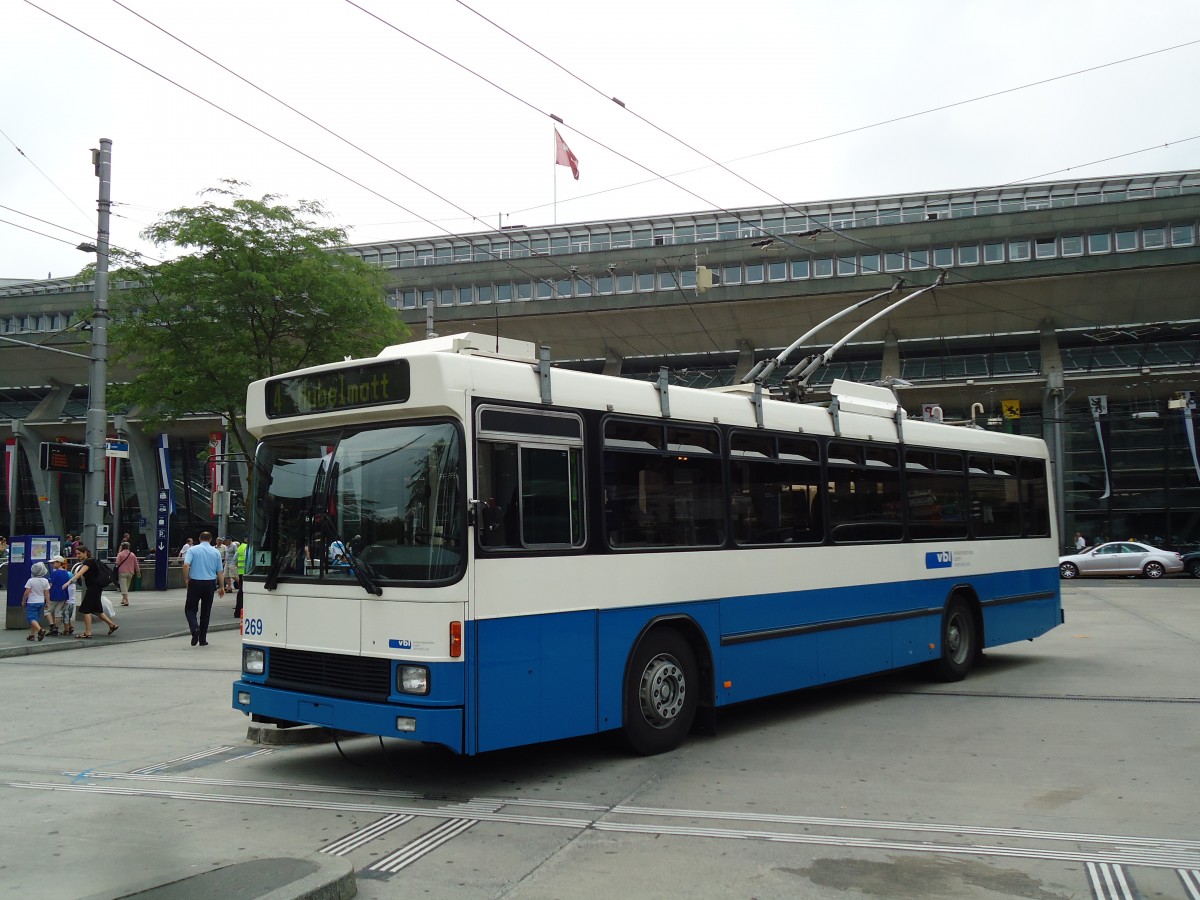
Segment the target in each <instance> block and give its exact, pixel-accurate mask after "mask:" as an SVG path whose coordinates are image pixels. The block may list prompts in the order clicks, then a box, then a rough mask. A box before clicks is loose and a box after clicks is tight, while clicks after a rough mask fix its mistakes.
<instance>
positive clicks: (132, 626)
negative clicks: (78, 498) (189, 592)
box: [0, 588, 240, 659]
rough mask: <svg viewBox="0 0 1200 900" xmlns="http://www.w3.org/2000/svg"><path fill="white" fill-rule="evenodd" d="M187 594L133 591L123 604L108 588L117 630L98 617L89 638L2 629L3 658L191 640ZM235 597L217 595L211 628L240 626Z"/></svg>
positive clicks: (78, 629)
mask: <svg viewBox="0 0 1200 900" xmlns="http://www.w3.org/2000/svg"><path fill="white" fill-rule="evenodd" d="M184 594H185V591H184V589H183V588H178V589H175V590H170V591H134V592H133V593H131V594H130V595H129V606H121V605H120V604H121V595H120V594H119V593H110V592H105V596H106V597H108V599H109V600H110V601H111V603H112V604H113V610H114V612H115V613H116V615H115V616H114V617H113V618H114V619H115V621H116V623H117V624H118V625H119V626H120V628H119V630H118V631H117V633H116V634H114V635H112V636H109V635H108V626H107V625H105V624H104V623H103V622H101V621H99V620H98V619H96V620H94V621H93V623H92V635H93V637H92V639H91V640H90V641H81V640H75V639H74V638H70V637H46V638H45V639H44V640H41V641H27V640H25V638H26V637H27V636H28V634H29V631H28V630H27V629H26V630H17V629H5V630H0V659H3V658H4V657H7V656H24V655H25V654H27V653H53V652H55V651H60V650H87V649H94V648H96V647H106V646H111V645H113V644H124V643H129V642H131V641H149V640H156V639H158V638H169V637H178V638H181V639H184V640H187V641H188V643H189V644H190V637H189V633H188V624H187V619H185V618H184V617H183V601H184ZM233 601H234V597H233V595H232V594H227V595H226V597H225V599H218V600H217V601H216V602H215V603H214V604H213V613H212V621H211V622H210V624H209V631H228V630H230V629H237V628H238V627H239V624H240V623H239V621H238V620H237V619H236V618H235V617H234V615H233ZM75 633H76V634H82V633H83V619H82V618H80V619H79V621H78V622H76V624H75Z"/></svg>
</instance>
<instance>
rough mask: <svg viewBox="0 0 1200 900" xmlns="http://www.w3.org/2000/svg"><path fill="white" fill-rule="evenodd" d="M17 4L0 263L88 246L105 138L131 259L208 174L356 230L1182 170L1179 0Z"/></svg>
mask: <svg viewBox="0 0 1200 900" xmlns="http://www.w3.org/2000/svg"><path fill="white" fill-rule="evenodd" d="M33 2H35V3H36V4H37V6H36V7H35V6H34V5H32V3H30V2H26V0H0V35H3V38H4V49H3V52H2V53H0V86H2V87H0V132H2V134H0V205H2V206H3V207H5V208H3V209H0V220H2V221H0V277H7V278H16V277H26V278H44V277H46V276H47V275H50V276H53V277H63V276H69V275H72V274H74V273H75V272H76V271H78V270H79V268H81V266H82V265H84V264H85V263H87V262H88V261H89V259H88V258H87V257H86V256H85V255H84V254H82V253H80V252H79V251H78V250H76V249H75V245H76V244H77V243H79V242H80V241H82V240H85V239H91V240H94V239H95V231H96V212H95V210H96V197H97V194H98V181H97V179H96V177H95V175H94V172H93V170H92V165H91V156H90V152H89V150H90V148H92V147H95V146H98V142H99V139H100V138H101V137H106V138H111V139H112V141H113V180H112V197H113V200H114V202H115V204H116V205H115V206H114V214H115V215H116V217H115V218H114V219H113V223H112V241H113V243H114V244H115V245H118V246H124V247H131V248H136V249H139V250H142V251H143V252H147V253H149V254H152V255H162V254H161V253H160V252H159V251H156V250H155V249H154V248H153V247H152V246H150V245H147V244H145V243H144V242H142V241H141V239H140V238H139V237H138V233H139V232H140V231H141V230H142V229H143V228H144V227H145V226H146V225H148V224H149V223H151V222H152V221H154V220H155V219H156V218H157V216H158V215H160V214H161V213H162V212H163V211H165V210H168V209H172V208H175V207H179V206H185V205H192V204H194V203H196V202H198V201H199V199H200V196H199V195H200V192H201V191H203V190H204V189H205V188H207V187H210V186H212V185H215V184H217V183H218V181H219V180H220V179H223V178H234V179H238V180H241V181H245V182H248V183H249V184H250V187H249V189H248V190H249V192H250V193H251V194H252V195H254V196H260V195H262V194H265V193H268V192H269V193H275V194H282V195H284V196H285V197H287V198H289V199H290V200H299V199H311V200H319V201H320V202H322V203H323V204H324V205H325V207H326V208H327V209H328V211H329V212H330V213H331V214H332V221H333V222H335V223H337V224H340V225H342V226H344V227H346V228H347V229H348V230H349V236H350V240H351V241H356V242H364V241H380V240H387V239H395V238H411V237H419V236H428V235H436V234H443V233H445V232H447V231H448V232H454V233H460V234H461V233H467V232H471V231H479V230H482V229H483V228H488V227H495V226H496V224H497V222H500V223H502V224H504V225H527V226H537V225H544V224H549V223H552V222H554V221H557V222H559V223H563V222H572V221H588V220H594V219H612V218H621V217H629V216H646V215H655V214H660V213H670V212H687V211H695V210H704V209H712V208H714V207H724V208H732V207H741V206H755V205H769V204H774V203H778V202H780V201H786V202H792V203H799V202H809V201H820V200H826V199H832V198H838V197H855V196H874V195H880V194H890V193H902V192H916V191H924V190H938V189H953V188H967V187H981V186H987V185H995V184H1003V183H1008V182H1013V181H1018V180H1024V179H1030V178H1031V177H1037V178H1038V180H1046V179H1070V178H1076V177H1078V178H1086V177H1095V176H1101V175H1121V174H1131V173H1138V172H1151V171H1167V170H1176V169H1189V168H1197V167H1200V115H1198V110H1200V102H1198V101H1197V98H1196V89H1197V84H1200V43H1190V44H1189V42H1200V3H1197V2H1196V0H1147V2H1143V3H1140V4H1129V3H1125V2H1111V0H1086V2H1085V0H1070V2H1068V0H1005V2H1003V3H985V2H968V0H903V2H901V0H842V2H838V3H817V2H800V0H792V2H782V0H757V2H754V3H737V2H713V0H687V2H669V0H658V2H655V0H607V2H605V3H594V2H593V3H586V2H582V3H581V2H574V3H572V2H566V0H555V2H549V0H521V2H512V0H508V2H504V0H468V5H465V6H464V5H463V4H461V3H458V2H454V0H420V2H417V0H403V2H401V0H390V2H385V0H355V3H357V4H358V5H357V6H356V5H354V4H352V3H351V2H349V0H286V2H285V0H271V2H268V0H205V2H186V0H120V2H117V0H33ZM38 7H40V9H39V8H38ZM360 7H361V8H360ZM364 9H365V10H368V11H369V12H370V13H374V15H375V16H378V18H375V17H373V16H372V15H369V14H368V12H364V11H363V10H364ZM42 10H46V11H47V12H49V13H53V14H54V15H55V16H57V17H59V19H62V20H64V21H65V22H67V23H70V26H74V28H75V29H78V30H73V29H72V28H71V27H69V26H68V25H67V24H64V22H63V21H58V20H56V19H55V18H52V17H51V16H50V15H48V14H47V12H43V11H42ZM131 11H132V12H131ZM135 13H136V14H135ZM138 15H140V16H142V17H144V19H141V18H138ZM481 15H482V16H486V17H487V18H488V19H491V20H492V22H494V23H495V25H493V24H489V22H488V21H485V19H483V18H481ZM380 19H382V20H384V21H382V22H381V21H380ZM146 20H148V22H147V21H146ZM150 23H152V24H150ZM386 23H390V25H391V26H394V28H393V27H389V24H386ZM496 25H499V26H502V27H503V28H504V29H505V30H506V31H507V32H509V34H506V33H505V32H504V31H501V30H499V29H498V28H497V27H496ZM155 26H157V28H156V27H155ZM159 29H161V30H159ZM395 29H400V30H402V31H403V32H406V33H407V34H408V35H410V36H411V37H408V36H405V34H402V33H400V31H398V30H395ZM164 32H165V33H164ZM169 35H170V36H169ZM89 36H90V37H89ZM171 36H173V37H174V38H178V39H179V40H181V41H184V42H186V43H187V44H189V45H191V47H194V48H196V50H199V51H202V52H203V53H204V54H207V55H208V56H209V57H212V59H214V60H216V61H217V62H218V63H220V64H222V65H224V66H226V67H227V68H228V69H229V70H232V72H234V73H236V74H237V75H238V76H241V78H243V79H245V81H246V82H251V83H253V84H254V85H256V86H257V87H259V88H262V89H263V90H265V91H268V92H270V93H271V94H273V95H275V96H276V97H278V98H280V99H281V100H283V101H285V102H286V103H288V104H289V105H291V106H293V107H295V108H296V109H297V110H299V111H300V112H301V113H303V114H304V115H306V116H308V117H310V118H311V119H313V120H315V121H316V122H318V123H320V126H324V128H326V129H328V132H327V131H324V130H322V128H321V127H318V126H317V125H314V124H312V123H311V122H309V121H306V120H305V119H304V118H302V117H300V116H298V115H297V114H296V113H294V112H291V111H289V110H288V109H287V108H285V107H284V106H281V105H280V104H279V103H277V102H275V101H273V100H271V99H269V98H268V97H266V96H264V95H263V94H261V93H259V92H258V91H257V90H255V89H254V88H252V87H250V86H248V85H247V84H246V83H245V82H243V81H241V80H239V79H238V78H237V77H235V76H234V75H231V74H229V73H228V72H226V71H223V70H222V69H221V68H219V67H218V66H217V65H215V64H214V63H213V62H210V61H208V60H206V59H204V58H203V57H201V56H199V55H197V54H196V53H195V52H193V50H191V49H188V47H186V46H184V45H183V44H181V43H179V42H177V41H176V40H174V39H173V38H172V37H171ZM92 38H95V39H96V40H99V41H103V42H104V43H105V44H108V45H109V46H108V47H105V46H102V45H101V44H98V43H96V41H95V40H93V39H92ZM413 38H416V39H418V40H419V41H421V42H423V43H424V44H425V45H427V46H422V45H421V44H419V43H417V42H415V41H414V40H413ZM516 39H520V41H523V42H524V43H525V44H527V45H528V46H523V45H522V43H520V42H518V40H516ZM1184 44H1188V45H1187V46H1178V45H1184ZM1171 47H1177V49H1170V50H1168V49H1167V48H1171ZM110 48H111V49H110ZM530 48H533V49H530ZM117 51H119V53H118V52H117ZM534 51H540V53H542V54H544V55H545V56H546V57H549V58H550V59H552V60H553V61H554V62H555V63H558V64H559V66H561V67H562V68H559V67H556V66H555V65H553V64H552V63H551V62H548V61H547V60H546V59H544V58H542V57H539V56H538V55H537V54H536V53H535V52H534ZM1157 51H1164V52H1157ZM120 54H125V56H122V55H120ZM439 54H440V55H439ZM1143 54H1152V55H1148V56H1144V57H1143V58H1140V59H1133V60H1131V61H1127V62H1119V61H1121V60H1127V59H1129V58H1130V57H1135V56H1139V55H1143ZM126 57H128V58H126ZM1114 63H1119V64H1114ZM139 64H140V65H139ZM1108 64H1113V65H1108ZM460 65H461V66H465V67H467V68H469V69H471V70H473V71H474V72H475V73H478V76H483V78H486V79H488V80H489V81H491V82H493V83H494V84H489V83H487V82H486V81H484V80H481V78H480V77H477V75H473V74H470V73H469V72H467V71H465V70H464V69H463V68H460V67H459V66H460ZM143 66H144V68H143ZM1101 66H1102V67H1103V68H1099V69H1095V67H1101ZM564 69H565V70H567V71H564ZM1084 69H1095V70H1094V71H1089V72H1083V73H1082V74H1076V75H1072V76H1071V77H1066V78H1060V77H1059V76H1064V75H1068V74H1070V73H1073V72H1077V71H1079V70H1084ZM155 73H159V74H155ZM160 76H165V78H169V79H171V81H173V82H176V84H172V83H170V82H168V81H166V80H164V78H163V77H160ZM573 76H574V77H573ZM577 79H580V80H577ZM1046 79H1056V80H1052V81H1049V82H1048V83H1045V84H1041V85H1037V86H1034V87H1028V88H1025V89H1022V90H1012V89H1014V88H1019V87H1021V86H1022V85H1028V84H1031V83H1034V82H1039V81H1044V80H1046ZM581 80H582V82H587V84H586V85H585V84H584V83H582V82H581ZM588 85H591V87H589V86H588ZM593 87H594V88H595V89H596V90H598V91H599V93H596V92H595V91H593V90H592V88H593ZM184 88H186V89H187V90H184ZM188 91H191V92H192V93H188ZM996 92H1007V93H1003V94H1001V95H1000V96H993V97H990V98H987V99H980V100H976V101H974V102H969V103H965V104H962V105H956V106H953V107H951V108H949V109H944V110H941V111H937V112H930V113H928V114H925V115H915V116H914V115H913V114H917V113H922V112H923V111H926V110H931V109H934V108H937V107H943V106H947V105H949V104H960V103H961V101H968V100H972V98H976V97H981V96H983V95H988V94H995V93H996ZM608 97H618V98H620V99H621V100H622V101H624V103H625V104H626V106H627V108H628V111H626V110H622V109H621V108H620V107H618V106H617V105H616V104H614V103H612V102H611V101H610V100H608V99H606V98H608ZM200 98H204V99H200ZM205 100H207V101H210V102H211V103H212V104H215V106H212V105H209V104H208V103H206V102H205ZM216 107H220V108H221V109H223V110H225V111H227V112H222V111H221V110H220V109H217V108H216ZM631 112H632V113H636V114H637V115H638V116H640V117H642V119H643V120H645V121H642V120H639V119H638V118H637V117H635V116H634V115H631ZM550 113H553V114H555V115H557V116H559V117H561V118H562V119H563V120H564V122H565V123H566V124H565V126H559V130H560V132H561V133H562V135H563V138H564V139H565V140H566V141H567V143H568V144H569V145H570V148H571V150H572V151H573V152H574V153H575V155H576V156H577V157H578V159H579V164H580V169H581V174H580V178H579V180H578V181H575V180H573V179H572V177H571V173H570V170H569V169H567V168H565V167H561V166H559V167H556V166H554V165H553V158H554V144H553V128H554V123H553V122H552V121H551V120H550V119H549V118H548V114H550ZM229 114H233V115H229ZM234 115H235V116H237V117H239V118H240V119H242V120H244V122H242V121H238V119H235V118H233V116H234ZM903 116H910V118H905V119H904V120H903V121H898V122H892V123H891V124H880V123H885V122H886V121H887V120H890V119H895V118H898V117H903ZM647 122H648V123H650V124H647ZM245 123H250V124H245ZM251 126H254V127H257V128H258V129H261V131H262V132H266V133H267V134H269V135H271V136H273V137H268V136H266V135H264V134H263V133H261V132H258V131H255V130H254V127H251ZM869 126H875V127H869ZM656 129H661V131H659V130H656ZM852 129H858V130H854V131H852V133H849V134H842V135H840V136H838V133H839V132H846V131H850V130H852ZM329 132H333V133H334V134H335V135H336V136H337V137H334V136H331V134H330V133H329ZM662 132H666V133H668V134H669V135H671V136H672V137H673V138H679V139H681V140H682V141H684V142H686V143H687V144H690V145H691V146H692V147H694V148H696V149H697V150H700V151H702V152H703V153H704V154H707V155H708V156H709V157H711V158H712V159H715V160H719V161H721V162H723V163H725V164H726V165H727V166H728V168H729V169H731V170H733V171H734V172H736V173H737V175H739V176H741V178H739V177H736V176H735V175H733V174H730V172H727V171H723V170H722V169H720V168H718V167H716V166H714V165H712V164H711V163H709V162H708V161H707V160H705V159H704V158H703V157H702V156H700V155H698V154H697V153H696V152H695V151H694V150H691V149H688V148H687V147H685V146H683V144H681V143H679V142H677V141H676V140H674V139H672V137H667V136H664V134H663V133H662ZM1189 138H1191V139H1192V140H1188V139H1189ZM276 139H278V140H276ZM342 139H344V141H347V142H350V143H353V144H355V145H357V146H358V147H361V148H363V150H366V151H368V152H369V153H370V154H371V155H373V156H375V157H377V158H378V159H379V160H382V162H383V163H384V164H386V165H384V164H381V163H380V162H376V161H374V160H372V159H371V158H370V157H369V156H367V155H364V154H363V153H361V152H360V151H358V150H355V149H353V148H352V147H351V146H349V145H348V144H347V143H345V142H343V140H342ZM281 142H282V143H281ZM285 144H286V145H290V147H289V146H285ZM1164 145H1169V146H1164ZM18 148H19V149H18ZM291 148H295V149H291ZM1146 148H1154V149H1146ZM301 151H302V153H303V154H307V155H308V156H309V157H312V159H308V158H305V156H304V155H302V153H301ZM1134 151H1144V152H1134ZM1126 154H1129V155H1126ZM1118 156H1119V157H1120V158H1115V159H1110V158H1111V157H1118ZM1098 160H1108V161H1104V162H1097V161H1098ZM389 167H390V168H389ZM1068 169H1069V171H1065V170H1068ZM398 173H403V174H402V175H401V174H398ZM404 176H407V177H404ZM658 176H666V178H665V179H664V178H662V177H658ZM348 179H353V181H356V182H359V184H355V183H353V182H352V181H351V180H348ZM667 179H669V180H667ZM743 179H745V180H743ZM556 192H557V204H556V203H555V196H556ZM435 195H440V197H441V198H444V199H439V197H438V196H435ZM14 210H15V212H14ZM30 217H36V219H35V218H30ZM472 217H475V219H474V221H473V220H472ZM37 219H43V220H45V221H44V222H40V221H37ZM9 223H15V225H14V224H9ZM47 223H52V224H47ZM15 226H22V227H15ZM25 229H33V231H36V232H42V233H43V234H45V235H49V237H46V236H42V235H40V234H34V233H32V232H31V231H29V230H25Z"/></svg>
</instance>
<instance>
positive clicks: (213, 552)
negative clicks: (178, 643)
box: [183, 531, 225, 647]
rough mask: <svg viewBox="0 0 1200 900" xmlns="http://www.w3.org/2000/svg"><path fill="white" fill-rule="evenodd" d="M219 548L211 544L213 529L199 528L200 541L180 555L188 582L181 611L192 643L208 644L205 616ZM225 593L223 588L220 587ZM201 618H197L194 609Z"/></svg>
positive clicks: (216, 574)
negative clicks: (185, 597)
mask: <svg viewBox="0 0 1200 900" xmlns="http://www.w3.org/2000/svg"><path fill="white" fill-rule="evenodd" d="M222 569H223V564H222V562H221V551H220V550H218V549H217V548H216V547H214V546H213V545H212V533H211V532H208V531H202V532H200V543H199V544H196V545H195V546H193V547H191V548H190V549H188V551H187V553H185V554H184V557H183V578H184V581H186V582H187V600H185V601H184V604H183V614H184V615H185V616H187V622H188V628H189V629H190V630H191V632H192V646H193V647H195V646H196V645H197V644H199V645H200V646H201V647H207V646H208V620H209V619H210V618H211V617H212V607H213V595H214V594H215V593H216V591H217V587H218V585H217V582H218V580H219V579H220V578H221V571H222ZM221 594H222V596H224V594H225V591H224V588H222V589H221ZM197 609H199V610H200V621H199V622H197V621H196V610H197Z"/></svg>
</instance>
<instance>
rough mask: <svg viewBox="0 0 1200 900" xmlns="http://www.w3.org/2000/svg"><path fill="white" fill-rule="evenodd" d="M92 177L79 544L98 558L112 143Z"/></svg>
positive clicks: (105, 144) (104, 143) (97, 159)
mask: <svg viewBox="0 0 1200 900" xmlns="http://www.w3.org/2000/svg"><path fill="white" fill-rule="evenodd" d="M92 162H93V164H94V165H95V167H96V177H98V178H99V179H100V200H99V203H98V204H97V209H98V210H99V214H98V224H97V229H96V293H95V306H94V308H93V311H92V366H91V380H90V382H89V384H88V411H87V445H88V447H89V448H90V449H91V463H90V465H89V466H88V474H87V480H86V481H85V482H84V489H83V542H84V544H86V545H87V546H88V547H90V548H91V550H92V552H93V553H95V554H96V555H97V556H100V555H101V554H100V552H99V547H98V546H97V545H98V543H99V542H98V540H97V538H98V537H99V533H100V526H101V525H102V524H103V522H104V503H105V501H104V469H105V457H104V438H105V432H106V431H107V430H108V410H107V409H106V408H105V402H106V393H107V390H108V217H109V207H110V206H111V200H110V197H111V190H112V141H111V140H109V139H108V138H101V139H100V149H99V150H93V151H92Z"/></svg>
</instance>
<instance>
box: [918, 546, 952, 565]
mask: <svg viewBox="0 0 1200 900" xmlns="http://www.w3.org/2000/svg"><path fill="white" fill-rule="evenodd" d="M952 565H954V553H953V552H951V551H950V550H936V551H933V552H930V553H926V554H925V568H927V569H948V568H950V567H951V566H952Z"/></svg>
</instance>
